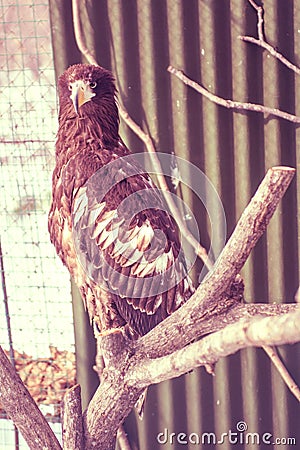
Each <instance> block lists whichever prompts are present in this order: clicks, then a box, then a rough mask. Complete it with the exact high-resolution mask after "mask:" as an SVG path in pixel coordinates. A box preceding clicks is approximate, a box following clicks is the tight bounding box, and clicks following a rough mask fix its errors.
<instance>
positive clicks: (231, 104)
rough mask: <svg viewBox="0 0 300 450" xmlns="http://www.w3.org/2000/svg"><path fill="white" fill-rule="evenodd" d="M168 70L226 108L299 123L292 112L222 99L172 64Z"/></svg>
mask: <svg viewBox="0 0 300 450" xmlns="http://www.w3.org/2000/svg"><path fill="white" fill-rule="evenodd" d="M168 72H170V73H172V74H174V75H175V76H176V77H177V78H179V79H180V80H181V81H182V82H183V83H184V84H186V85H187V86H190V87H191V88H193V89H195V91H197V92H199V93H200V94H201V95H203V96H204V97H206V98H208V99H209V100H210V101H211V102H213V103H215V104H217V105H220V106H224V107H225V108H228V109H238V110H242V111H255V112H260V113H263V114H271V115H273V116H277V117H280V118H281V119H285V120H289V121H290V122H293V123H300V117H298V116H295V115H293V114H290V113H287V112H285V111H281V110H280V109H277V108H269V107H268V106H264V105H259V104H256V103H248V102H246V103H243V102H237V101H234V100H228V99H224V98H223V97H219V96H217V95H215V94H213V93H212V92H210V91H208V90H207V89H206V88H204V87H203V86H201V85H200V84H199V83H197V82H196V81H193V80H191V79H190V78H188V77H187V76H186V75H185V74H184V73H183V71H182V70H179V69H176V68H175V67H173V66H169V67H168Z"/></svg>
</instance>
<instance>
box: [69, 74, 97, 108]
mask: <svg viewBox="0 0 300 450" xmlns="http://www.w3.org/2000/svg"><path fill="white" fill-rule="evenodd" d="M70 89H71V90H72V93H71V95H70V98H71V100H72V102H73V106H74V109H75V112H76V114H78V110H79V108H80V107H81V106H82V105H84V103H87V102H89V101H90V100H91V99H92V98H93V97H94V96H95V95H96V94H95V92H92V90H91V88H90V87H89V85H88V84H87V83H86V82H84V81H83V80H78V81H75V82H74V83H71V85H70Z"/></svg>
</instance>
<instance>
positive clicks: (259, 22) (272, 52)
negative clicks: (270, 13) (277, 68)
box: [239, 0, 300, 75]
mask: <svg viewBox="0 0 300 450" xmlns="http://www.w3.org/2000/svg"><path fill="white" fill-rule="evenodd" d="M249 3H250V4H251V6H253V8H254V9H255V10H256V12H257V34H258V39H256V38H254V37H252V36H239V39H241V41H244V42H251V43H252V44H256V45H258V46H259V47H262V48H264V49H265V50H267V51H268V52H269V53H270V55H272V56H274V58H276V59H278V61H280V62H281V63H282V64H284V65H285V66H286V67H288V68H289V69H290V70H292V71H293V72H295V73H296V74H297V75H300V68H299V67H297V66H296V65H295V64H293V63H291V62H290V61H289V60H288V59H287V58H285V57H284V56H283V55H282V54H281V53H279V52H278V51H277V50H275V48H274V47H272V45H270V44H268V42H267V41H266V40H265V38H264V19H263V14H264V10H263V7H262V6H259V5H257V4H256V3H255V2H254V0H249Z"/></svg>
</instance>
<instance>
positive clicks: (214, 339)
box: [135, 310, 300, 393]
mask: <svg viewBox="0 0 300 450" xmlns="http://www.w3.org/2000/svg"><path fill="white" fill-rule="evenodd" d="M298 341H300V310H298V311H296V312H292V313H289V314H285V315H283V316H280V317H263V318H261V317H259V318H257V317H256V318H255V319H252V320H243V321H238V322H237V323H234V324H231V325H228V326H227V327H225V328H224V329H222V330H220V331H218V332H216V333H213V334H210V335H209V336H205V337H204V338H202V339H201V340H200V341H197V342H194V343H192V344H190V345H188V346H187V347H184V348H183V349H180V350H177V351H176V352H174V353H172V354H170V355H168V356H163V357H161V358H157V359H148V360H145V361H144V363H143V365H139V366H137V367H136V371H135V374H136V382H137V383H138V381H139V377H140V378H141V380H142V383H143V384H144V383H145V374H147V376H148V377H149V378H148V380H147V383H149V384H150V383H160V382H162V381H165V380H168V379H170V378H174V377H178V376H180V375H183V374H184V373H186V372H188V371H190V370H192V369H193V368H195V367H199V366H204V365H206V364H214V363H215V362H217V361H218V360H219V359H220V358H221V357H225V356H228V355H231V354H232V353H235V352H237V351H238V350H241V349H243V348H246V347H260V346H262V345H265V344H269V345H275V344H276V345H279V344H293V343H295V342H298ZM283 367H284V366H283ZM293 389H294V390H295V391H296V390H298V391H299V389H298V388H297V386H296V385H295V382H294V381H293ZM293 393H294V392H293Z"/></svg>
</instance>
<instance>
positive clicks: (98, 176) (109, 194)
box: [48, 64, 194, 336]
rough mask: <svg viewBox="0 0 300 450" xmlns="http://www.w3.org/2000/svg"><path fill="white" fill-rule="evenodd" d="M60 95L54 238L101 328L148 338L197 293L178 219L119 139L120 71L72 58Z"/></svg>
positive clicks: (51, 223)
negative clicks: (117, 79)
mask: <svg viewBox="0 0 300 450" xmlns="http://www.w3.org/2000/svg"><path fill="white" fill-rule="evenodd" d="M58 92H59V105H60V109H59V129H58V134H57V142H56V166H55V169H54V172H53V177H52V186H53V188H52V204H51V209H50V213H49V221H48V225H49V232H50V237H51V241H52V243H53V244H54V245H55V247H56V251H57V253H58V255H59V256H60V258H61V259H62V261H63V263H64V264H65V265H66V266H67V267H68V269H69V271H70V273H71V275H72V277H73V278H74V280H75V282H76V284H77V285H78V286H79V289H80V291H81V295H82V298H83V301H84V303H85V305H86V308H87V310H88V313H89V316H90V319H91V320H92V321H94V322H95V323H96V324H97V325H98V328H99V329H100V332H101V333H106V332H110V331H112V330H114V329H116V328H117V329H120V328H121V329H125V330H126V331H128V333H129V335H131V336H132V335H133V336H141V335H144V334H146V333H147V332H148V331H150V330H151V329H152V328H153V327H155V326H156V325H157V324H158V323H159V322H161V321H162V320H163V319H165V318H166V317H167V316H168V315H170V314H171V313H172V312H173V311H175V310H176V309H177V308H178V307H179V306H181V305H182V304H183V303H184V302H185V301H186V300H187V299H188V298H189V297H190V296H191V294H192V293H193V291H194V288H193V285H192V283H191V281H190V278H189V276H188V273H187V269H186V262H185V258H184V255H183V252H182V248H181V242H180V234H179V231H178V228H177V225H176V222H175V221H174V219H173V218H172V217H171V215H170V214H169V213H168V211H167V209H166V205H165V204H164V202H163V200H162V198H161V194H160V192H159V190H158V189H157V188H156V186H155V185H154V183H153V182H152V180H151V179H150V177H149V175H148V174H147V173H146V172H145V169H142V168H141V166H140V165H139V164H138V163H137V162H136V160H135V157H134V155H133V154H132V153H131V152H130V151H129V150H128V148H127V147H126V146H125V144H124V143H123V141H122V139H121V138H120V136H119V115H118V108H117V103H116V87H115V81H114V78H113V75H112V73H111V72H110V71H108V70H106V69H104V68H102V67H99V66H94V65H87V64H76V65H73V66H71V67H69V68H68V69H67V70H66V71H65V72H64V73H63V74H62V75H61V76H60V78H59V80H58Z"/></svg>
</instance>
